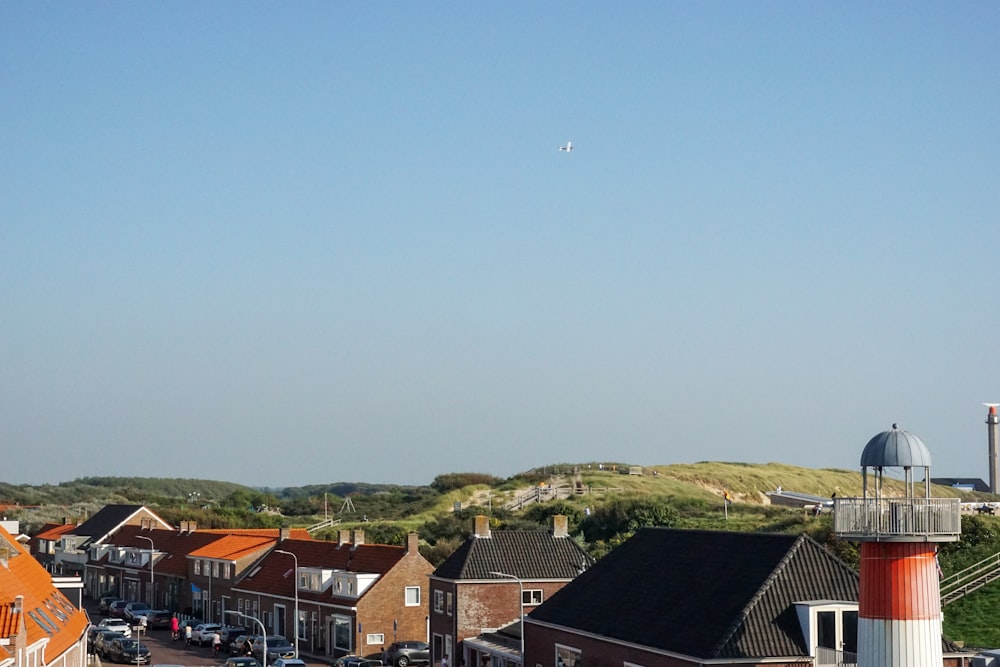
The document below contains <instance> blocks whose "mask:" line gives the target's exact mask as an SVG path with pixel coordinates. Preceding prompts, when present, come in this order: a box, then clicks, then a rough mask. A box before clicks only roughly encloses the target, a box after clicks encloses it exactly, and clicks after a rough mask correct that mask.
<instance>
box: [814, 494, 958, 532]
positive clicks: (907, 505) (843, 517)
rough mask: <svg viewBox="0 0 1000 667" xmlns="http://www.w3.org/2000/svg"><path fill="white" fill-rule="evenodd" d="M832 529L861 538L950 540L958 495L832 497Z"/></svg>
mask: <svg viewBox="0 0 1000 667" xmlns="http://www.w3.org/2000/svg"><path fill="white" fill-rule="evenodd" d="M833 530H834V532H835V533H837V536H838V537H840V538H843V539H848V540H859V541H862V542H869V541H882V542H893V541H896V542H954V541H956V540H958V539H959V537H960V536H961V533H962V505H961V502H960V501H959V499H958V498H835V499H834V501H833Z"/></svg>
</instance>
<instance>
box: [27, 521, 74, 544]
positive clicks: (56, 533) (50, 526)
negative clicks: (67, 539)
mask: <svg viewBox="0 0 1000 667" xmlns="http://www.w3.org/2000/svg"><path fill="white" fill-rule="evenodd" d="M74 528H76V524H75V523H47V524H45V525H44V526H42V527H41V529H40V530H39V531H38V532H37V533H35V538H36V539H39V540H58V539H59V538H60V537H61V536H62V535H63V534H64V533H68V532H71V531H72V530H73V529H74Z"/></svg>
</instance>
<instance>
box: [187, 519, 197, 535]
mask: <svg viewBox="0 0 1000 667" xmlns="http://www.w3.org/2000/svg"><path fill="white" fill-rule="evenodd" d="M196 530H198V522H197V521H188V532H189V533H193V532H194V531H196Z"/></svg>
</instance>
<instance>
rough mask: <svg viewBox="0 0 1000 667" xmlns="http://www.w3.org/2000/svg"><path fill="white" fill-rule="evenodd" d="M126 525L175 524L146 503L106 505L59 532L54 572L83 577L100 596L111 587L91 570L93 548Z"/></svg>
mask: <svg viewBox="0 0 1000 667" xmlns="http://www.w3.org/2000/svg"><path fill="white" fill-rule="evenodd" d="M123 526H153V527H156V528H163V529H171V528H172V526H171V525H170V524H169V523H167V522H166V521H164V520H163V519H161V518H160V517H158V516H156V514H154V513H153V512H152V511H151V510H149V509H148V508H146V507H143V506H142V505H105V506H104V507H102V508H101V509H100V510H99V511H98V512H97V513H96V514H94V516H92V517H90V518H89V519H87V520H86V521H84V522H83V523H81V524H79V525H77V526H75V527H74V528H73V529H72V530H69V531H66V532H63V533H62V534H61V535H60V536H59V539H58V543H57V544H56V545H55V549H54V553H53V554H52V557H53V558H52V572H53V573H54V574H66V575H76V576H79V577H82V578H83V585H84V589H85V590H86V591H87V592H88V593H89V594H90V595H92V596H94V597H97V596H100V595H101V594H103V593H104V592H105V591H106V590H107V589H106V588H104V587H103V582H101V581H99V580H98V579H97V578H96V577H95V575H93V574H92V573H91V572H88V571H87V564H88V562H89V560H90V558H91V550H92V547H95V546H99V545H101V544H104V543H105V542H106V541H107V540H108V539H110V538H111V536H112V535H114V534H115V533H116V532H118V531H119V530H120V529H121V528H122V527H123ZM149 595H151V592H147V595H146V598H148V597H149ZM146 598H144V599H146ZM135 599H139V598H138V597H136V598H135Z"/></svg>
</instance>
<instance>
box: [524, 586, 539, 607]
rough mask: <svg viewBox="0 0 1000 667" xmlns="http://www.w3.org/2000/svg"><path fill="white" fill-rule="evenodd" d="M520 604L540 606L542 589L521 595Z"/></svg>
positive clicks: (535, 589)
mask: <svg viewBox="0 0 1000 667" xmlns="http://www.w3.org/2000/svg"><path fill="white" fill-rule="evenodd" d="M521 604H542V589H540V588H533V589H531V590H527V591H523V592H522V593H521Z"/></svg>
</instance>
